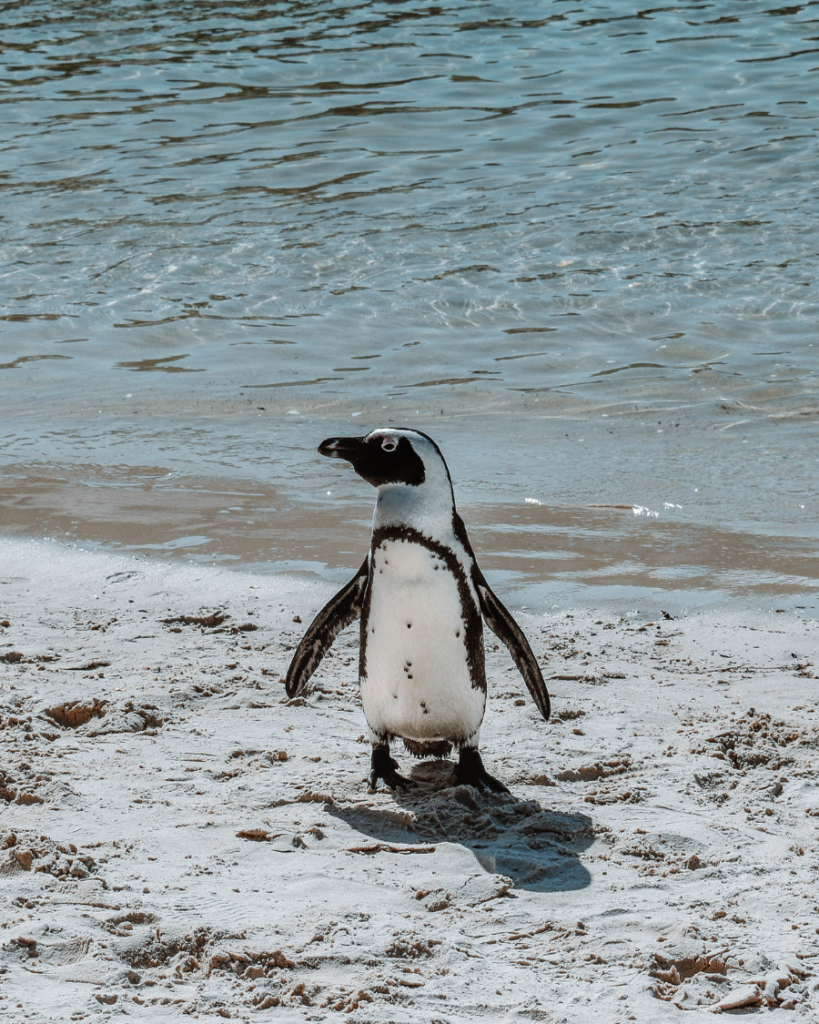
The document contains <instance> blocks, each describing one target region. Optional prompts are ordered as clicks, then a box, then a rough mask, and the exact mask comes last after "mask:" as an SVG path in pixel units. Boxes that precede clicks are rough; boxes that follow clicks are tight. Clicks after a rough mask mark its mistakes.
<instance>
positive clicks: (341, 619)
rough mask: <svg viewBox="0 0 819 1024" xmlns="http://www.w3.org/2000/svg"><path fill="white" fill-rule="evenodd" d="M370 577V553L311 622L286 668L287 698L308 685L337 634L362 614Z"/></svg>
mask: <svg viewBox="0 0 819 1024" xmlns="http://www.w3.org/2000/svg"><path fill="white" fill-rule="evenodd" d="M368 576H369V556H368V557H367V558H365V559H364V562H363V564H362V566H361V568H360V569H359V570H358V572H357V573H356V574H355V576H354V577H353V578H352V579H351V580H350V582H349V583H348V584H347V586H346V587H344V589H343V590H340V591H339V592H338V593H337V594H336V595H335V597H333V598H332V600H330V601H328V602H327V604H326V605H325V606H324V607H323V608H322V609H321V611H320V612H319V613H318V615H317V616H316V617H315V618H314V619H313V621H312V622H311V623H310V628H309V629H308V630H307V632H306V633H305V634H304V636H303V637H302V640H301V643H300V644H299V646H298V647H297V648H296V653H295V654H294V655H293V660H292V661H291V662H290V668H288V670H287V679H286V680H285V688H286V690H287V696H288V697H295V696H296V695H297V694H298V693H299V692H300V691H301V690H302V689H303V688H304V687H305V686H306V685H307V683H308V682H309V681H310V677H311V676H312V675H313V673H314V672H315V671H316V669H317V668H318V667H319V665H320V664H321V660H322V658H323V657H324V655H325V654H326V653H327V652H328V651H329V650H330V647H331V646H332V644H333V641H334V640H335V638H336V637H337V636H338V634H339V633H340V632H341V631H342V629H346V628H347V626H349V625H350V624H351V623H353V622H355V620H356V619H357V618H358V617H359V616H360V615H361V609H362V607H363V605H364V594H365V592H366V590H367V579H368Z"/></svg>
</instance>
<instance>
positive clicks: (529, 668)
mask: <svg viewBox="0 0 819 1024" xmlns="http://www.w3.org/2000/svg"><path fill="white" fill-rule="evenodd" d="M476 589H477V591H478V597H479V599H480V602H481V612H482V613H483V617H484V619H486V624H487V626H489V628H490V629H491V630H492V632H493V633H494V634H495V636H496V637H497V638H498V639H499V640H502V641H503V642H504V644H505V645H506V647H507V648H508V649H509V653H510V654H511V655H512V659H513V661H514V662H515V664H516V665H517V667H518V671H519V672H520V674H521V675H522V676H523V681H524V683H526V685H527V687H528V688H529V693H531V695H532V699H533V700H534V702H535V704H537V707H538V711H540V713H541V715H543V720H544V721H545V722H548V721H549V715H550V714H551V713H552V706H551V702H550V701H549V691H548V690H547V689H546V683H545V682H544V681H543V673H542V672H541V671H540V666H539V665H538V663H537V661H536V660H535V656H534V654H533V653H532V648H531V647H530V646H529V641H528V640H527V639H526V637H525V636H524V634H523V630H522V629H521V628H520V626H519V625H518V624H517V622H515V620H514V619H513V618H512V616H511V615H510V613H509V611H508V610H507V609H506V608H505V607H504V605H503V604H502V603H501V602H500V601H499V600H498V598H497V597H496V596H495V595H494V594H493V593H492V591H491V590H490V589H489V585H488V584H487V582H486V580H485V579H483V578H481V579H478V580H477V581H476Z"/></svg>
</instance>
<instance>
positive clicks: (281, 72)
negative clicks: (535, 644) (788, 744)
mask: <svg viewBox="0 0 819 1024" xmlns="http://www.w3.org/2000/svg"><path fill="white" fill-rule="evenodd" d="M0 44H1V46H0V101H2V103H1V104H0V139H2V147H0V189H2V195H3V200H4V202H3V210H2V219H0V399H1V401H0V445H2V449H0V450H2V456H3V462H2V474H0V532H3V533H6V534H12V533H13V534H21V533H22V534H35V535H44V534H45V535H50V536H55V537H61V538H70V539H75V540H78V541H81V542H83V543H99V544H104V545H106V546H115V547H119V548H125V549H130V550H134V551H139V552H142V553H144V554H146V555H168V556H175V557H186V558H192V559H196V560H200V561H204V562H211V561H215V560H220V559H221V560H233V561H235V562H236V564H237V565H248V564H252V565H254V566H255V567H258V566H259V565H266V566H269V567H270V568H271V569H272V570H280V569H283V568H285V569H292V570H297V571H308V572H317V573H320V574H322V575H328V576H329V577H331V578H333V579H342V578H344V576H345V574H347V573H348V572H349V571H350V570H351V569H353V568H354V567H356V566H357V565H358V564H359V563H360V561H361V558H362V557H363V553H364V551H365V550H366V543H367V519H368V517H369V505H370V502H371V498H372V495H371V493H369V488H368V487H367V485H366V484H364V483H363V482H362V481H358V480H357V479H356V478H354V477H353V476H352V474H351V472H350V471H349V470H347V471H346V472H345V470H344V467H342V466H339V465H338V464H331V463H328V462H326V461H324V460H322V459H320V457H319V456H317V455H316V454H315V447H316V445H317V444H318V442H319V441H320V440H321V439H322V438H323V437H325V436H327V435H329V434H332V433H336V432H344V433H353V432H358V431H359V428H360V432H364V431H365V430H366V429H369V428H371V427H373V426H376V425H380V424H383V423H389V422H396V423H401V422H403V423H407V424H408V425H416V424H417V425H418V426H419V427H420V428H421V429H424V430H427V431H428V432H429V433H431V434H432V435H433V436H434V437H435V438H436V440H438V441H439V443H440V444H441V446H442V448H443V449H444V452H445V454H446V455H447V457H448V460H449V463H450V468H451V470H452V473H453V477H454V479H455V484H456V497H457V498H458V500H459V506H460V508H461V511H462V513H463V515H464V518H465V520H466V522H467V525H468V526H469V527H471V533H472V535H473V540H474V543H475V546H476V549H477V550H478V551H479V553H480V558H481V561H482V564H483V565H484V566H485V567H487V569H489V570H490V576H491V577H492V578H493V579H494V580H495V582H496V585H497V586H498V588H499V589H500V590H501V591H502V592H504V594H505V595H506V596H507V598H508V599H509V600H510V601H512V602H513V603H515V602H516V603H527V604H528V605H529V607H544V608H552V607H555V606H564V605H565V606H569V605H572V604H594V605H602V604H606V603H613V604H614V605H616V606H618V607H622V608H629V607H640V608H643V609H646V610H647V611H650V612H651V613H652V614H654V613H655V612H654V609H655V608H658V607H662V608H667V607H674V608H684V607H693V606H702V605H704V604H715V603H720V602H724V601H727V600H742V601H746V602H748V601H750V602H753V603H760V602H761V603H762V604H764V606H765V607H769V606H779V605H782V606H788V607H790V606H791V605H793V604H794V603H796V604H797V606H802V607H805V608H811V607H812V606H813V605H814V604H815V601H814V594H815V592H816V589H817V586H818V585H819V563H818V562H817V556H816V540H817V533H818V532H819V531H817V527H816V512H817V507H818V505H817V487H816V468H817V461H819V450H818V449H819V446H817V444H816V440H817V422H819V421H817V415H818V414H819V401H818V400H817V393H816V383H817V368H818V367H817V348H819V332H817V329H816V328H817V319H818V317H817V314H818V313H819V301H818V299H819V296H818V295H817V282H816V265H817V250H818V249H819V244H818V243H817V238H819V231H818V230H817V162H818V161H817V158H818V157H819V152H817V128H819V110H818V109H817V108H818V107H819V89H818V88H817V85H818V84H819V4H817V3H816V2H811V3H804V4H796V5H791V6H786V7H777V6H776V5H775V4H765V3H757V2H747V0H742V2H740V0H719V2H710V3H709V2H703V3H681V4H676V5H669V6H666V7H662V8H643V7H640V5H639V4H631V3H626V4H623V3H613V2H612V3H604V2H601V3H595V4H579V3H574V4H572V3H568V2H559V0H550V2H539V3H532V2H527V0H523V2H521V3H516V4H514V5H510V4H499V3H480V2H473V0H470V2H469V3H463V2H462V3H452V4H446V5H432V6H422V5H419V4H413V3H357V4H356V3H353V4H349V3H347V4H344V5H341V4H333V3H323V4H311V3H290V2H288V3H278V4H277V3H267V4H259V3H250V2H246V3H230V2H228V3H218V4H217V3H202V2H190V0H189V2H186V3H184V4H183V3H176V2H163V3H151V4H144V3H140V4H136V3H126V2H121V3H109V2H106V3H84V2H75V3H71V4H68V5H65V4H55V3H53V2H30V3H21V4H18V5H16V6H14V7H13V8H8V9H7V10H6V11H4V15H3V19H2V25H0ZM527 499H529V500H528V501H527ZM612 506H621V507H612Z"/></svg>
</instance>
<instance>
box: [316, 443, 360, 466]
mask: <svg viewBox="0 0 819 1024" xmlns="http://www.w3.org/2000/svg"><path fill="white" fill-rule="evenodd" d="M318 451H319V455H326V456H327V458H328V459H346V460H347V462H355V460H356V459H357V458H358V457H359V456H360V455H361V454H362V453H363V452H364V438H363V437H328V438H327V440H326V441H322V442H321V444H320V445H319V446H318Z"/></svg>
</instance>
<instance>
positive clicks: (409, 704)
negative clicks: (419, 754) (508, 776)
mask: <svg viewBox="0 0 819 1024" xmlns="http://www.w3.org/2000/svg"><path fill="white" fill-rule="evenodd" d="M464 582H465V577H464ZM370 586H371V591H370V595H369V601H368V604H369V609H368V611H369V614H368V616H367V621H366V623H365V624H364V629H365V630H366V636H365V637H363V638H362V639H363V640H364V644H365V650H364V657H363V658H362V673H361V698H362V703H363V706H364V714H365V715H366V718H367V724H368V725H369V727H370V729H371V730H372V731H373V733H375V734H376V735H378V736H383V735H385V734H387V735H391V736H399V737H402V738H406V739H414V740H419V741H424V740H430V741H431V740H451V741H455V742H458V741H462V740H465V739H466V738H467V737H470V736H472V735H474V734H475V733H476V732H477V730H478V729H479V727H480V724H481V721H482V720H483V713H484V708H485V704H486V692H485V688H484V687H483V686H481V685H480V684H483V682H484V680H483V673H482V667H481V678H480V680H477V679H476V680H475V682H477V683H479V685H478V686H473V678H472V675H473V672H471V671H470V663H469V658H468V648H467V639H468V637H467V618H468V617H469V616H471V617H472V620H473V622H474V620H475V619H476V617H477V626H475V625H473V634H474V630H475V628H477V633H478V635H477V641H478V642H479V643H480V641H481V633H480V618H479V614H480V613H479V612H477V608H472V607H468V608H464V606H463V602H464V600H468V601H469V602H473V601H474V599H473V598H472V595H471V593H470V592H469V591H468V590H466V592H464V590H465V588H464V586H463V583H462V586H461V588H459V585H458V578H457V577H456V575H454V574H453V572H452V571H451V570H450V568H449V567H448V565H447V561H446V559H445V558H444V557H443V556H442V555H440V554H438V553H437V552H435V551H434V550H430V549H428V548H427V547H425V546H424V545H422V544H418V543H415V542H412V541H404V540H391V541H388V542H385V543H384V544H382V545H381V546H380V547H378V548H377V549H376V550H375V552H374V554H373V565H372V569H371V584H370ZM473 670H474V667H473Z"/></svg>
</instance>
